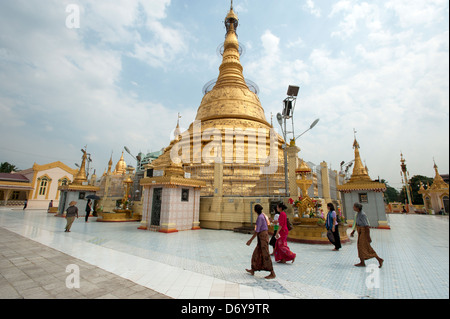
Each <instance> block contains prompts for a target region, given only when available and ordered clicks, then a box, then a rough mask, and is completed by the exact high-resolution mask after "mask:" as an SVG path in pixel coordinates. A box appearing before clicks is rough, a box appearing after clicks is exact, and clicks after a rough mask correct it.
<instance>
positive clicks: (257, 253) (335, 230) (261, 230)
mask: <svg viewBox="0 0 450 319" xmlns="http://www.w3.org/2000/svg"><path fill="white" fill-rule="evenodd" d="M286 208H287V207H286V206H285V205H284V204H283V203H279V204H277V208H276V213H275V216H274V218H273V220H272V224H273V225H274V232H273V235H272V238H271V239H270V240H269V233H268V230H269V224H270V221H269V218H268V217H267V216H266V215H265V214H264V213H263V212H262V211H263V207H262V206H261V205H259V204H257V205H255V208H254V210H255V212H256V213H257V214H258V217H257V219H256V227H255V232H254V233H253V236H252V238H250V240H249V241H247V246H250V245H251V243H252V241H253V240H254V239H255V238H256V237H257V239H258V243H257V245H256V247H255V249H254V251H253V255H252V259H251V268H250V269H246V271H247V272H248V273H250V274H251V275H254V273H255V271H263V270H264V271H269V272H270V274H269V275H268V276H266V277H265V278H266V279H273V278H275V277H276V275H275V272H274V270H273V264H272V259H271V255H273V256H274V258H275V261H276V262H277V263H286V262H288V261H291V262H292V263H293V262H294V261H295V257H296V254H295V253H293V252H292V251H291V250H290V249H289V247H288V245H287V237H288V234H289V229H288V218H287V215H286V212H285V210H286ZM327 209H328V214H327V217H326V223H325V226H326V228H327V230H328V231H329V232H330V233H331V236H330V237H329V238H332V239H333V240H332V243H333V244H334V249H333V251H339V249H340V248H341V247H342V246H341V241H340V236H339V219H338V215H337V214H336V211H335V209H334V205H333V204H332V203H328V204H327ZM353 210H354V211H355V212H356V217H355V220H354V222H353V229H352V232H351V233H350V236H351V237H353V236H354V233H355V231H357V232H358V243H357V246H358V257H359V259H360V263H358V264H355V266H357V267H364V266H365V260H367V259H371V258H376V259H377V260H378V263H379V267H380V268H381V266H382V265H383V261H384V260H383V259H382V258H380V257H379V256H378V255H377V253H376V252H375V250H374V249H373V248H372V247H371V245H370V243H371V242H372V240H371V238H370V226H369V220H368V218H367V215H366V214H365V213H364V212H363V210H362V205H361V204H359V203H355V204H354V205H353ZM330 241H331V240H330ZM269 245H270V246H272V247H273V254H270V252H269Z"/></svg>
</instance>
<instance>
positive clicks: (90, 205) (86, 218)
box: [84, 199, 92, 223]
mask: <svg viewBox="0 0 450 319" xmlns="http://www.w3.org/2000/svg"><path fill="white" fill-rule="evenodd" d="M91 209H92V202H91V200H90V199H88V201H87V203H86V216H85V217H84V220H85V222H86V223H88V218H89V214H90V213H91Z"/></svg>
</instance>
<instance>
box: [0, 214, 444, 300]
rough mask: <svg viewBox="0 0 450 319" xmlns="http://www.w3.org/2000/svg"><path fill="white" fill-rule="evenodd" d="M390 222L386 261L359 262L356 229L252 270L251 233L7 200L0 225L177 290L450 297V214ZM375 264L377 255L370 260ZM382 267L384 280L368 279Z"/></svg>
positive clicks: (376, 240) (227, 294) (177, 293)
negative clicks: (63, 214) (118, 218)
mask: <svg viewBox="0 0 450 319" xmlns="http://www.w3.org/2000/svg"><path fill="white" fill-rule="evenodd" d="M389 219H390V220H389V221H390V225H391V230H378V229H373V230H372V231H371V235H372V241H373V242H372V246H373V247H374V249H375V250H376V251H377V253H378V255H379V256H381V257H382V258H384V260H385V263H384V265H383V268H381V269H380V270H379V272H378V268H376V267H375V268H376V270H377V271H376V272H374V273H371V272H368V271H369V270H371V269H372V268H371V267H370V266H368V267H366V268H357V267H354V266H353V264H355V263H356V262H358V261H359V260H358V258H357V249H356V236H355V238H353V239H352V241H351V242H350V243H347V244H344V245H343V248H342V249H341V250H340V251H339V252H333V251H331V249H332V248H333V246H331V245H308V244H299V243H289V246H290V248H291V250H292V251H294V252H295V253H297V258H296V260H295V263H294V264H290V263H288V264H284V265H282V264H277V263H274V268H275V273H276V275H277V278H276V279H275V280H266V279H264V276H265V275H267V273H266V272H261V273H257V274H256V275H255V276H254V277H252V276H250V275H249V274H247V273H246V272H245V268H249V267H250V259H251V255H252V252H253V249H254V246H255V245H256V242H254V243H253V244H252V245H251V246H250V247H248V246H246V245H245V243H246V242H247V240H248V239H249V238H250V235H245V234H239V233H234V232H231V231H216V230H206V229H202V230H197V231H184V232H178V233H172V234H163V233H156V232H150V231H143V230H138V229H137V227H138V225H139V224H138V223H97V222H95V218H90V222H89V223H85V222H84V218H79V219H77V220H76V221H75V223H74V225H73V226H72V232H71V233H65V232H64V225H65V219H63V218H59V217H54V216H53V215H50V214H47V213H46V212H44V211H38V210H35V211H25V212H24V211H22V210H20V209H17V210H14V209H6V208H1V209H0V227H3V228H5V229H8V230H10V231H13V232H15V233H17V234H20V235H22V236H24V237H26V238H29V239H32V240H34V241H37V242H39V243H41V244H44V245H46V246H49V247H51V248H54V249H56V250H59V251H61V252H64V253H66V254H68V255H71V256H73V257H76V258H78V259H81V260H83V261H85V262H87V263H89V264H92V265H95V266H97V267H100V268H103V269H104V270H107V271H109V272H112V273H114V274H117V275H119V276H121V277H123V278H126V279H129V280H132V281H134V282H136V283H138V284H140V285H143V286H145V287H148V288H151V289H153V290H155V291H157V292H160V293H163V294H165V295H167V296H170V297H173V298H183V299H188V298H383V299H384V298H389V299H391V298H393V299H400V298H401V299H403V298H424V299H426V298H449V245H448V243H449V224H448V221H449V220H448V216H424V215H389ZM371 264H374V265H375V264H377V262H376V260H375V259H373V260H369V261H368V262H367V265H371ZM374 276H378V277H377V278H379V287H374V288H370V285H369V286H368V285H367V284H366V282H369V279H370V278H372V277H374Z"/></svg>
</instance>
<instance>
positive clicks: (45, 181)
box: [39, 177, 49, 195]
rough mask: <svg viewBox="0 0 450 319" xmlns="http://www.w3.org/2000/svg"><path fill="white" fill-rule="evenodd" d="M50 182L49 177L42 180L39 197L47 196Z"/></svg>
mask: <svg viewBox="0 0 450 319" xmlns="http://www.w3.org/2000/svg"><path fill="white" fill-rule="evenodd" d="M48 181H49V179H48V178H47V177H42V178H41V183H40V184H39V195H45V193H46V192H47V186H48Z"/></svg>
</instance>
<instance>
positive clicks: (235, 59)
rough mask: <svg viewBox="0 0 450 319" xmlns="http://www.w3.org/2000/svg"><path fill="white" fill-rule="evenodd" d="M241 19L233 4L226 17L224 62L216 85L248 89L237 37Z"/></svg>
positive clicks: (218, 86)
mask: <svg viewBox="0 0 450 319" xmlns="http://www.w3.org/2000/svg"><path fill="white" fill-rule="evenodd" d="M238 25H239V19H238V17H237V15H236V14H235V13H234V11H233V4H231V9H230V11H229V12H228V14H227V16H226V18H225V27H226V29H227V34H226V37H225V42H224V44H223V49H224V51H223V58H222V64H221V65H220V67H219V70H220V74H219V77H218V79H217V82H216V85H215V87H217V88H220V87H223V86H230V85H231V86H234V87H241V88H243V89H248V87H247V84H246V83H245V80H244V75H243V73H242V71H243V67H242V65H241V62H240V54H239V41H238V38H237V33H236V30H237V27H238Z"/></svg>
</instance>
